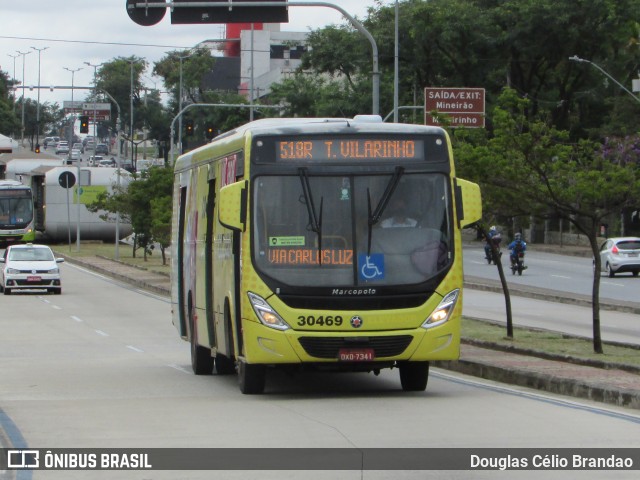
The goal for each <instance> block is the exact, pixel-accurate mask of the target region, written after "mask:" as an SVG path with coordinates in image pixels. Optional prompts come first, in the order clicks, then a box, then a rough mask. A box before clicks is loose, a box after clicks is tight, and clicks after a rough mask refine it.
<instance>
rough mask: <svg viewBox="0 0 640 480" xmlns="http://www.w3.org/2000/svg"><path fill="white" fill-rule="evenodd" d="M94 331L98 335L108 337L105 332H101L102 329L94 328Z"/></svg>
mask: <svg viewBox="0 0 640 480" xmlns="http://www.w3.org/2000/svg"><path fill="white" fill-rule="evenodd" d="M96 333H97V334H98V335H102V336H103V337H108V336H109V334H108V333H107V332H103V331H102V330H96Z"/></svg>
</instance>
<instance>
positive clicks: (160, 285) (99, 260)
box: [62, 254, 640, 409]
mask: <svg viewBox="0 0 640 480" xmlns="http://www.w3.org/2000/svg"><path fill="white" fill-rule="evenodd" d="M62 256H64V254H62ZM67 260H68V261H69V262H70V263H73V264H76V265H79V266H81V267H84V268H87V269H89V270H93V271H95V272H98V273H101V274H103V275H107V276H110V277H112V278H115V279H118V280H120V281H123V282H126V283H130V284H132V285H135V286H137V287H139V288H142V289H145V290H149V291H152V292H154V293H157V294H159V295H166V296H169V295H170V279H169V277H168V276H167V275H162V274H160V273H154V272H151V271H148V270H144V269H141V268H137V267H133V266H131V265H127V264H125V263H122V262H117V261H115V260H111V259H108V258H104V257H98V256H96V257H86V258H82V259H73V258H69V257H67ZM511 293H512V294H518V293H516V292H513V291H512V292H511ZM525 293H526V292H525ZM472 343H474V342H472V340H471V339H464V338H463V345H462V348H461V355H460V360H457V361H447V362H437V363H436V364H435V366H438V367H441V368H446V369H448V370H452V371H456V372H460V373H464V374H468V375H473V376H476V377H481V378H485V379H488V380H494V381H497V382H503V383H508V384H512V385H519V386H524V387H529V388H535V389H539V390H544V391H546V392H550V393H557V394H560V395H568V396H573V397H578V398H585V399H589V400H593V401H597V402H603V403H607V404H611V405H616V406H621V407H628V408H633V409H640V372H638V371H635V372H634V371H625V370H621V369H615V368H606V365H605V366H604V367H605V368H599V367H593V366H586V365H577V364H574V363H570V362H568V361H566V359H562V358H557V359H550V358H540V357H538V356H534V355H532V353H533V352H505V351H500V350H496V349H494V348H491V346H490V345H482V344H472ZM639 354H640V352H639Z"/></svg>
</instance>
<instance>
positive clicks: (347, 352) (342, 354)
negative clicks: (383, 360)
mask: <svg viewBox="0 0 640 480" xmlns="http://www.w3.org/2000/svg"><path fill="white" fill-rule="evenodd" d="M374 358H375V354H374V352H373V348H341V349H340V350H339V351H338V360H340V361H341V362H369V361H371V360H373V359H374Z"/></svg>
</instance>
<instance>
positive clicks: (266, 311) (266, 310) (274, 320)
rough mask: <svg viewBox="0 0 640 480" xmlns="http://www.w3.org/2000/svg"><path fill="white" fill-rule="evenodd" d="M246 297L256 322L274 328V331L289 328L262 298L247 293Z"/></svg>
mask: <svg viewBox="0 0 640 480" xmlns="http://www.w3.org/2000/svg"><path fill="white" fill-rule="evenodd" d="M247 295H248V296H249V301H250V302H251V306H252V307H253V311H254V312H256V315H257V316H258V320H260V322H261V323H262V324H263V325H265V326H267V327H271V328H275V329H276V330H288V329H289V328H291V327H289V325H288V324H287V322H285V321H284V320H283V319H282V317H281V316H280V315H278V312H276V311H275V310H274V309H273V308H271V305H269V304H268V303H267V301H266V300H265V299H264V298H262V297H261V296H259V295H256V294H255V293H251V292H247Z"/></svg>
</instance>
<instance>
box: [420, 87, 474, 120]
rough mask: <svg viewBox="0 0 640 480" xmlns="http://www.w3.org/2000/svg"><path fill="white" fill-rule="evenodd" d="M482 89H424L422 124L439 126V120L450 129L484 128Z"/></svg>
mask: <svg viewBox="0 0 640 480" xmlns="http://www.w3.org/2000/svg"><path fill="white" fill-rule="evenodd" d="M484 107H485V90H484V88H446V87H445V88H429V87H427V88H425V89H424V123H425V125H440V124H441V121H440V118H442V117H444V118H446V119H447V120H448V121H449V126H451V127H467V128H484V118H485V112H484Z"/></svg>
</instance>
